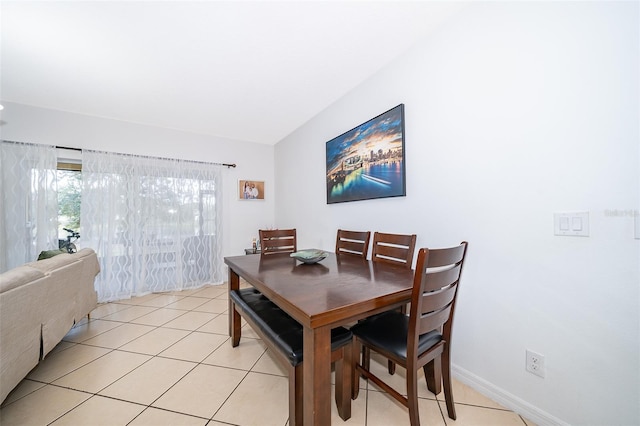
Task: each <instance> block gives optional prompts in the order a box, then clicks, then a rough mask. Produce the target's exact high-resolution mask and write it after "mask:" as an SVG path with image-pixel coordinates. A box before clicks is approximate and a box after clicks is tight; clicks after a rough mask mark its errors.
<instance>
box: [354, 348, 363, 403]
mask: <svg viewBox="0 0 640 426" xmlns="http://www.w3.org/2000/svg"><path fill="white" fill-rule="evenodd" d="M361 352H363V350H362V345H361V344H360V342H359V341H357V340H356V339H353V344H352V345H351V354H352V355H351V356H352V358H351V399H356V398H358V394H359V393H360V372H359V371H358V368H356V364H358V363H360V364H363V363H364V353H362V354H361ZM360 357H362V358H360ZM359 359H360V361H359Z"/></svg>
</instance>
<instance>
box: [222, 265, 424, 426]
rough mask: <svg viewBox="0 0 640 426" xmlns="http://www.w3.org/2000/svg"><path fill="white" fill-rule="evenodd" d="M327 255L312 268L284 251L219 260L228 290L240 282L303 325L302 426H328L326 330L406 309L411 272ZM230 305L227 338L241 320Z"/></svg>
mask: <svg viewBox="0 0 640 426" xmlns="http://www.w3.org/2000/svg"><path fill="white" fill-rule="evenodd" d="M326 254H327V255H326V257H325V258H324V259H322V260H320V261H318V262H317V263H312V264H308V263H304V262H301V261H299V260H297V259H295V258H293V257H291V256H290V254H289V253H283V254H271V255H263V254H251V255H242V256H231V257H225V259H224V261H225V264H226V265H227V266H228V268H229V280H228V284H229V291H233V290H237V289H239V288H240V278H242V279H244V280H245V281H246V282H247V283H248V284H250V285H251V286H253V287H254V288H256V289H257V290H258V291H260V292H261V293H262V294H263V295H264V296H266V297H267V298H269V299H270V300H271V301H272V302H273V303H275V304H276V305H278V306H279V307H280V308H281V309H282V310H284V311H285V312H286V313H288V314H289V315H290V316H291V317H293V318H294V319H295V320H296V321H298V322H299V323H300V324H301V325H302V327H303V356H304V362H303V377H304V379H303V413H304V414H303V415H304V424H305V425H322V426H324V425H329V424H331V397H330V395H331V329H332V328H335V327H338V326H348V325H350V324H353V323H355V322H356V321H358V320H360V319H362V318H366V317H369V316H371V315H375V314H377V313H381V312H384V311H387V310H390V309H394V308H398V307H400V306H403V305H405V304H406V303H408V302H409V301H410V299H411V289H412V284H413V271H412V270H411V269H408V268H404V267H400V266H395V265H391V264H388V263H385V262H373V261H371V260H366V259H364V258H361V257H358V256H353V255H349V254H341V255H336V254H335V253H328V252H327V253H326ZM231 303H232V302H231V301H230V302H229V305H230V309H229V335H231V332H232V330H233V329H234V326H237V329H239V328H240V321H241V319H240V316H239V315H237V314H234V310H233V309H232V307H231ZM354 356H357V355H356V354H354Z"/></svg>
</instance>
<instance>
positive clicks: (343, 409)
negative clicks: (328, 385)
mask: <svg viewBox="0 0 640 426" xmlns="http://www.w3.org/2000/svg"><path fill="white" fill-rule="evenodd" d="M341 350H342V357H340V358H339V359H337V360H336V361H335V363H334V365H335V374H336V391H335V398H336V407H337V408H338V414H339V415H340V418H341V419H342V420H344V421H347V420H349V419H350V418H351V394H352V391H351V382H352V378H353V374H352V373H351V362H352V360H351V352H352V351H351V345H347V346H345V347H343V348H342V349H341Z"/></svg>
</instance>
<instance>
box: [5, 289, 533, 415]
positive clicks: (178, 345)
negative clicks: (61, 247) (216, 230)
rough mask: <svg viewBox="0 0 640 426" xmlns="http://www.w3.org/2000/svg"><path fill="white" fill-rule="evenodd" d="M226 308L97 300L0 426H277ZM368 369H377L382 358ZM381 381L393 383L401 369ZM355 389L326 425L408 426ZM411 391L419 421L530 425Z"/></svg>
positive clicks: (221, 301) (483, 403) (202, 299)
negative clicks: (345, 412) (450, 406)
mask: <svg viewBox="0 0 640 426" xmlns="http://www.w3.org/2000/svg"><path fill="white" fill-rule="evenodd" d="M227 309H228V303H227V292H226V286H206V287H203V288H200V289H197V290H188V291H182V292H173V293H162V294H150V295H147V296H144V297H136V298H133V299H131V300H124V301H119V302H113V303H107V304H101V305H99V306H98V308H96V309H95V310H94V311H93V312H92V313H91V320H90V321H87V320H86V319H85V320H83V321H81V322H80V323H79V324H77V325H76V326H75V327H74V328H73V329H72V330H71V331H70V332H69V333H68V334H67V336H66V337H65V338H64V340H63V341H62V342H60V344H58V345H57V346H56V348H55V349H54V350H53V351H52V352H51V353H50V354H48V355H47V357H46V359H45V360H44V361H42V362H41V363H40V364H39V365H38V366H37V367H36V368H35V369H34V370H33V371H31V372H30V373H29V375H28V376H27V378H26V379H24V380H23V381H22V382H21V383H20V385H18V387H16V389H15V390H14V391H13V392H12V393H11V394H10V395H9V396H8V397H7V399H6V400H5V401H4V403H3V404H2V407H1V408H0V424H2V426H11V425H30V426H31V425H33V426H37V425H54V426H59V425H74V426H75V425H110V426H112V425H114V426H115V425H132V426H140V425H150V426H159V425H199V426H205V425H206V426H220V425H239V426H250V425H258V426H268V425H274V426H286V425H287V424H288V388H287V378H286V372H285V370H283V369H282V368H281V367H280V366H279V364H278V363H277V362H276V361H274V360H273V359H272V358H271V356H270V353H269V351H267V350H266V348H265V346H264V344H263V343H262V342H261V340H260V339H258V337H257V335H256V334H255V333H253V331H252V330H251V328H250V327H249V326H248V325H246V324H245V326H244V327H243V337H242V340H241V342H240V345H239V346H238V347H237V348H232V347H231V343H230V341H229V336H228V325H227V319H228V316H227ZM372 367H373V368H376V369H377V370H376V372H377V373H378V374H381V375H385V374H387V373H386V372H385V370H386V361H385V360H383V359H378V358H373V359H372ZM387 377H388V378H389V380H390V382H391V383H394V386H395V387H396V388H397V389H402V388H403V385H404V370H403V369H402V368H398V371H397V372H396V374H395V376H393V377H390V376H388V375H387ZM421 383H424V379H423V380H422V381H421ZM360 386H361V388H362V390H361V391H360V395H359V397H358V399H357V400H355V401H353V405H352V417H351V419H350V420H349V421H347V422H343V420H342V419H341V418H340V417H339V416H338V413H337V410H336V407H335V403H334V402H333V396H332V397H331V399H332V410H333V411H332V424H337V425H340V424H349V425H361V426H377V425H381V426H388V425H408V424H409V416H408V412H407V410H406V409H405V408H404V407H403V406H401V405H400V404H398V403H397V402H396V401H395V400H393V399H392V398H391V397H389V396H388V395H386V394H385V393H383V392H381V391H380V390H379V389H377V388H376V387H375V386H374V385H373V384H368V383H367V382H366V381H364V380H361V381H360ZM420 397H421V399H420V418H421V422H422V424H423V425H438V426H445V425H474V426H475V425H491V426H498V425H514V426H531V425H533V423H531V422H528V421H526V420H525V419H523V418H522V417H520V416H519V415H517V414H515V413H513V412H512V411H509V410H507V409H505V408H503V407H501V406H499V405H498V404H496V403H495V402H493V401H491V400H490V399H488V398H486V397H484V396H483V395H481V394H479V393H477V392H476V391H474V390H473V389H471V388H469V387H467V386H465V385H463V384H462V383H460V382H457V381H454V399H455V401H456V412H457V416H458V419H457V420H456V421H452V420H451V419H449V417H448V416H447V410H446V406H445V404H444V399H443V396H442V394H440V395H438V396H437V397H436V396H434V395H433V394H431V393H429V392H428V391H427V389H426V384H425V385H424V386H421V387H420Z"/></svg>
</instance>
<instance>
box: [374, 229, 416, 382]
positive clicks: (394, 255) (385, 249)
mask: <svg viewBox="0 0 640 426" xmlns="http://www.w3.org/2000/svg"><path fill="white" fill-rule="evenodd" d="M416 239H417V237H416V234H410V235H409V234H386V233H383V232H376V233H374V234H373V253H372V254H371V260H373V261H374V262H385V263H390V264H392V265H400V266H402V267H404V268H407V269H411V266H412V264H413V252H414V251H415V248H416ZM400 312H402V313H403V314H406V313H407V307H406V306H402V307H401V308H400ZM365 352H366V349H365ZM388 364H389V365H388V369H389V374H394V373H395V371H396V365H395V364H394V363H393V361H391V360H389V363H388Z"/></svg>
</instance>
